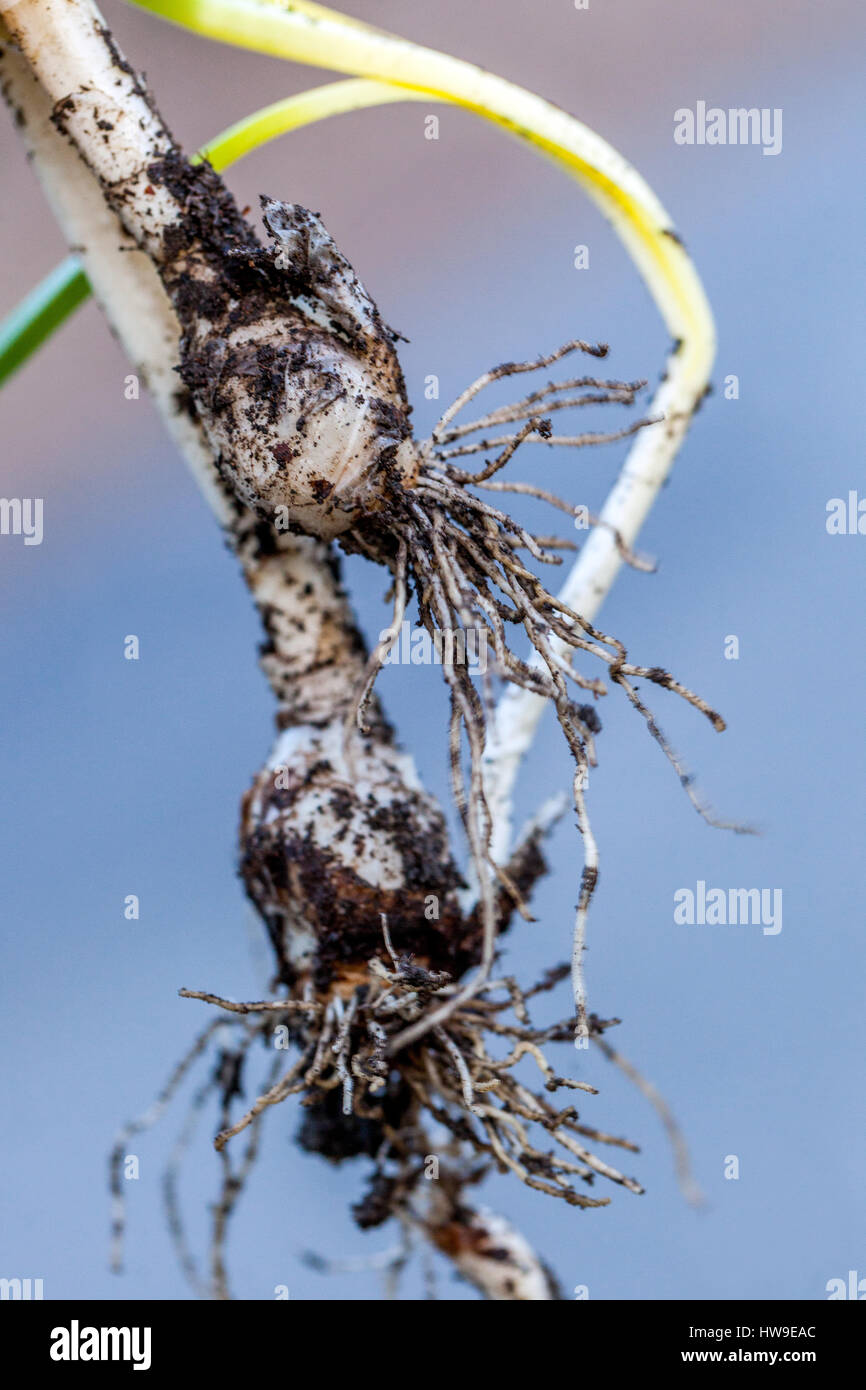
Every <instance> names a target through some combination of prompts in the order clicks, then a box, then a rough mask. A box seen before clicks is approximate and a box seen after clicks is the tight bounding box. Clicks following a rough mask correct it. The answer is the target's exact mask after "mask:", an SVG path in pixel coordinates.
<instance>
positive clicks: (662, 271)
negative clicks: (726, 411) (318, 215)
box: [133, 0, 715, 405]
mask: <svg viewBox="0 0 866 1390" xmlns="http://www.w3.org/2000/svg"><path fill="white" fill-rule="evenodd" d="M133 3H135V4H137V5H139V6H140V7H141V8H143V9H147V10H151V11H153V12H154V13H156V14H159V15H162V16H163V17H164V18H166V19H169V20H171V21H173V22H174V23H177V24H181V25H183V26H184V27H186V28H189V29H192V30H194V31H195V32H197V33H200V34H205V35H207V36H208V37H210V38H213V39H219V40H222V41H223V42H226V43H231V44H234V45H236V46H240V47H243V48H251V49H255V50H257V51H260V52H264V53H270V54H272V55H275V56H278V57H283V58H289V59H292V60H294V61H296V62H302V63H309V64H311V65H313V66H318V67H325V68H330V69H332V70H336V71H338V72H347V73H353V74H355V75H356V76H364V77H369V78H373V79H375V80H376V81H378V82H382V83H387V84H389V85H392V86H395V87H399V88H402V89H403V90H404V91H405V92H406V93H407V95H408V94H409V93H411V94H412V95H417V96H422V95H423V96H426V97H428V98H433V99H438V100H440V101H446V102H453V103H455V104H457V105H460V106H464V107H466V108H467V109H469V110H471V111H474V112H476V113H477V114H478V115H480V116H483V117H485V118H486V119H488V120H491V121H493V122H495V123H496V124H497V125H500V126H502V127H503V128H504V129H506V130H508V131H509V132H510V133H511V134H512V135H514V136H516V137H517V138H518V139H521V140H523V141H525V142H526V143H527V144H529V145H531V146H533V147H534V148H535V149H536V150H538V151H539V152H541V153H543V154H545V155H547V156H548V157H549V158H551V159H552V160H553V161H554V162H555V163H557V164H559V165H560V166H561V167H563V168H565V169H566V170H567V171H568V172H569V173H570V174H571V175H572V176H573V177H574V178H575V179H576V180H577V182H579V183H580V184H581V185H582V186H583V188H584V189H585V191H586V192H587V194H588V195H589V196H590V197H591V198H592V199H593V201H594V202H596V203H597V204H598V206H599V207H600V208H601V210H602V211H603V212H604V214H605V215H606V216H607V217H608V218H609V220H610V221H611V223H612V224H613V226H614V227H615V229H616V231H617V232H618V233H619V235H620V237H621V238H622V240H623V241H624V242H625V244H626V246H627V247H628V250H629V252H630V254H631V255H632V257H633V259H634V260H635V262H636V264H637V265H638V267H639V269H640V271H641V273H642V274H643V276H644V278H645V280H646V282H647V285H648V287H649V289H650V292H651V294H652V295H653V298H654V299H655V301H656V304H657V305H658V308H659V311H660V312H661V314H662V317H663V318H664V320H665V323H666V325H667V327H668V329H669V331H670V332H671V334H672V336H673V337H674V338H675V339H676V340H677V341H678V342H681V343H682V348H681V351H680V353H679V354H678V357H679V360H678V363H677V368H678V372H677V375H678V376H679V377H681V378H682V380H683V383H684V384H685V381H686V380H688V382H689V383H690V384H691V386H692V387H693V393H692V394H693V399H692V405H693V404H694V402H695V401H696V400H697V399H699V398H700V396H701V395H702V394H703V392H704V390H705V388H706V384H707V380H708V378H709V371H710V367H711V365H712V360H713V355H714V349H715V338H714V331H713V322H712V316H711V314H710V310H709V306H708V304H707V301H706V297H705V295H704V292H703V289H702V286H701V284H700V281H699V279H698V277H697V275H696V273H695V271H694V268H693V266H692V264H691V262H690V260H689V258H688V256H687V255H686V253H685V251H684V249H683V247H682V245H681V243H680V241H679V239H678V237H677V234H676V230H675V228H674V224H673V222H672V220H671V218H670V217H669V216H668V214H667V212H666V211H665V209H664V207H663V206H662V204H661V203H660V202H659V200H658V199H657V198H656V196H655V194H654V193H653V192H652V190H651V189H650V188H649V186H648V185H647V184H646V183H645V181H644V180H643V179H642V178H641V176H640V175H639V174H638V173H637V171H636V170H635V169H634V168H632V166H631V165H630V164H628V162H627V161H626V160H625V159H623V157H622V156H621V155H620V154H618V153H617V151H616V150H614V149H613V148H612V147H611V146H610V145H608V144H607V143H606V142H605V141H604V140H602V139H601V138H600V136H598V135H596V134H595V133H594V132H593V131H591V130H590V129H589V128H588V127H587V126H585V125H583V124H582V123H581V122H580V121H578V120H576V119H575V118H574V117H573V116H570V115H568V114H567V113H566V112H564V111H562V110H560V109H559V108H558V107H555V106H553V105H551V104H550V103H549V102H547V101H544V100H543V99H542V98H541V97H538V96H535V95H534V94H533V93H531V92H527V91H525V90H524V89H523V88H521V87H518V86H516V85H515V84H514V83H511V82H507V81H506V80H505V79H504V78H501V77H497V76H495V75H494V74H492V73H489V72H485V71H484V70H483V69H481V68H478V67H476V66H474V65H473V64H471V63H467V62H465V61H463V60H462V59H457V58H451V57H449V56H448V55H447V54H444V53H437V52H436V51H435V50H433V49H428V48H423V47H421V46H419V45H417V44H414V43H410V42H409V41H407V40H405V39H400V38H397V37H395V36H394V35H391V34H387V33H385V32H383V31H380V30H377V29H373V28H372V27H370V26H369V25H366V24H363V23H362V22H361V21H359V20H355V19H349V18H348V17H346V16H343V15H340V14H338V13H336V12H335V11H333V10H329V9H327V8H326V7H324V6H322V5H317V4H313V3H310V0H133Z"/></svg>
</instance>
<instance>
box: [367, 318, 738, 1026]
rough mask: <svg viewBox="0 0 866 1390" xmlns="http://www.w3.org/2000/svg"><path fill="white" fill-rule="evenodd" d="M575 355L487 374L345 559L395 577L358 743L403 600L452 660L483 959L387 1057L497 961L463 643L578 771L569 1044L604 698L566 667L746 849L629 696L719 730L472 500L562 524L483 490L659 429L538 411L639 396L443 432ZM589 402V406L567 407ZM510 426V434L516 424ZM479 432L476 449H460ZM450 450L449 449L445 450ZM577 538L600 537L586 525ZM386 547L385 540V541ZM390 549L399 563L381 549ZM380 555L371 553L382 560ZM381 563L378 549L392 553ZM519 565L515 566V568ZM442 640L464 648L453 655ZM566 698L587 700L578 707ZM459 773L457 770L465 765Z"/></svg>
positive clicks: (474, 986)
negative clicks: (663, 699) (572, 450)
mask: <svg viewBox="0 0 866 1390" xmlns="http://www.w3.org/2000/svg"><path fill="white" fill-rule="evenodd" d="M575 350H580V351H582V352H585V353H589V354H591V355H593V356H596V357H603V356H605V354H606V352H607V348H606V347H604V346H603V345H597V346H593V345H591V344H588V343H585V342H581V341H573V342H570V343H567V344H565V346H564V347H562V348H559V349H558V350H557V351H556V352H554V353H551V354H549V355H548V356H545V357H541V358H538V359H536V360H534V361H531V362H524V363H513V362H512V363H506V364H504V365H503V366H500V367H497V368H494V369H493V371H490V372H487V373H485V374H484V375H483V376H482V377H479V379H478V380H477V381H476V382H473V384H472V385H471V386H470V387H468V388H467V390H466V391H464V392H463V393H462V395H460V396H459V397H458V398H457V400H456V401H455V402H454V403H453V405H451V406H450V407H449V409H448V410H446V412H445V413H444V415H443V416H442V418H441V419H440V421H439V423H438V424H437V426H436V428H435V429H434V431H433V434H432V436H431V438H430V440H429V441H428V442H427V443H426V444H425V445H422V446H421V458H422V463H421V468H420V470H419V474H418V478H417V481H416V483H415V485H414V486H413V487H412V488H410V489H405V488H395V489H394V496H393V504H392V511H391V514H390V516H389V520H388V527H387V539H386V540H385V539H383V527H382V525H381V522H379V523H378V524H377V527H376V528H375V529H374V528H373V527H372V526H369V527H362V528H360V529H359V530H358V531H357V532H356V533H354V534H353V539H352V544H353V545H355V546H357V548H358V549H360V550H361V551H362V552H364V553H366V554H368V555H369V556H370V557H371V558H374V559H376V560H378V561H380V562H382V561H384V562H385V563H387V564H389V565H390V567H391V569H392V572H393V575H394V585H393V591H392V592H393V603H394V612H393V619H392V627H391V629H390V630H389V634H388V635H387V636H386V638H385V639H384V640H383V641H382V642H380V643H379V645H378V646H377V648H376V650H375V651H374V652H373V653H372V655H371V657H370V660H369V662H368V665H367V669H366V671H365V674H364V680H363V682H362V684H361V686H360V688H359V690H358V694H357V698H356V700H355V703H354V706H353V710H352V712H351V714H350V719H351V720H353V721H354V722H356V723H357V724H358V725H359V726H360V727H361V728H362V729H364V728H365V724H364V710H365V707H366V705H367V702H368V700H369V698H370V695H371V692H372V690H373V686H374V683H375V680H376V676H377V674H378V671H379V669H380V668H381V666H382V665H383V664H384V661H385V659H386V657H387V654H388V651H389V650H390V646H391V645H392V643H393V640H394V639H395V638H396V635H397V633H398V632H399V628H400V623H401V622H402V619H403V615H404V614H405V612H406V610H407V607H408V603H409V599H410V596H411V593H412V590H413V589H414V594H415V599H416V602H417V607H418V620H419V622H420V624H421V625H422V626H423V627H424V628H425V629H426V630H427V632H428V633H429V634H430V636H431V639H433V641H434V642H438V643H439V644H440V645H441V644H442V643H443V641H444V639H446V638H450V639H451V648H450V650H451V652H452V654H453V653H454V652H455V651H456V656H454V659H450V660H443V663H442V669H443V674H444V677H445V680H446V682H447V684H448V687H449V692H450V697H451V721H450V736H449V746H450V759H451V783H452V791H453V795H454V801H455V804H456V806H457V809H458V812H459V814H460V818H461V820H462V823H463V826H464V829H465V832H466V835H467V839H468V842H469V852H470V858H471V867H472V873H473V876H474V879H475V882H476V884H477V887H478V896H479V905H480V913H481V919H482V922H483V924H484V938H483V950H482V958H481V963H480V966H479V969H478V971H477V973H476V975H475V976H474V977H473V978H472V979H471V980H470V981H469V982H468V983H467V984H466V985H464V987H463V988H462V989H461V990H460V992H459V993H457V994H454V995H453V996H452V997H451V998H450V999H449V1000H447V1001H446V1002H445V1003H443V1004H437V1006H436V1007H435V1008H433V1009H432V1010H431V1011H430V1013H429V1014H428V1015H427V1016H425V1017H424V1018H422V1019H419V1020H417V1021H415V1022H414V1023H413V1024H412V1025H411V1026H410V1027H408V1028H407V1029H406V1030H405V1031H404V1033H403V1034H402V1035H400V1036H399V1037H398V1038H397V1039H395V1040H394V1042H393V1043H392V1051H393V1050H396V1049H398V1048H400V1047H406V1046H409V1045H411V1044H412V1043H415V1042H417V1041H418V1040H419V1038H421V1037H422V1036H423V1035H424V1033H425V1032H427V1031H429V1030H431V1029H436V1028H441V1027H442V1026H443V1025H444V1024H445V1023H446V1022H448V1021H449V1020H450V1019H452V1017H453V1015H454V1014H455V1013H456V1011H457V1010H459V1009H460V1008H462V1007H464V1006H468V1004H469V1002H470V1001H471V999H472V998H473V997H474V996H475V995H476V994H477V993H478V991H479V990H481V989H482V988H484V986H485V984H486V982H487V981H488V979H489V977H490V971H491V968H492V964H493V960H494V957H495V950H496V923H495V913H494V910H493V895H492V881H493V879H495V878H499V879H500V881H502V870H501V868H500V867H499V866H498V865H496V864H494V863H492V861H491V855H490V839H491V822H490V815H489V811H488V807H487V803H486V800H485V791H484V752H485V740H486V730H487V724H488V716H489V689H488V687H487V686H486V685H485V686H482V687H481V689H480V690H479V688H478V683H477V682H475V681H474V680H473V672H472V670H471V668H470V665H469V663H468V662H467V660H466V659H465V653H466V651H467V650H468V649H469V641H470V639H474V640H473V642H472V649H473V650H474V652H475V653H478V652H479V651H481V652H484V653H486V652H487V650H488V648H489V649H490V650H491V652H492V654H493V666H494V670H495V673H496V674H497V675H498V676H500V677H501V678H502V679H504V680H505V681H506V682H509V683H510V684H512V685H514V686H517V687H520V688H521V689H523V690H526V691H529V692H531V693H533V694H535V695H538V696H541V697H542V698H544V699H546V700H548V701H549V702H550V703H551V705H552V706H553V708H554V710H555V713H556V717H557V720H558V721H559V725H560V728H561V730H562V733H563V736H564V738H565V741H566V745H567V747H568V749H569V751H570V753H571V756H572V759H573V762H574V765H575V777H574V809H575V812H576V815H577V821H578V827H579V829H580V833H581V835H582V838H583V845H584V869H583V874H582V878H581V886H580V894H579V900H578V905H577V912H576V919H575V928H574V948H573V966H572V979H573V993H574V1002H575V1015H576V1020H575V1030H576V1041H577V1043H578V1044H579V1045H582V1044H583V1040H584V1039H585V1038H586V1037H587V1036H588V1011H587V999H586V989H585V984H584V979H583V971H582V956H583V950H584V945H585V936H586V923H587V915H588V911H589V907H590V902H591V899H592V895H593V892H594V889H595V885H596V883H597V880H598V849H597V845H596V842H595V839H594V837H593V834H592V830H591V826H590V821H589V816H588V812H587V807H586V799H585V796H584V788H585V786H586V781H587V774H588V770H589V768H590V767H594V766H595V765H596V757H595V746H594V741H593V736H594V735H595V734H597V733H598V732H599V730H600V728H601V725H600V721H599V718H598V714H597V711H596V707H595V703H594V701H595V700H596V699H597V698H598V697H600V696H602V695H604V694H606V693H607V686H606V684H605V682H604V681H603V680H600V679H599V678H598V677H595V676H591V675H587V674H586V673H584V672H582V671H580V670H579V669H578V668H577V667H576V665H575V659H576V658H578V657H584V656H587V657H592V658H593V659H594V660H596V661H599V662H601V663H602V665H603V667H606V669H607V676H608V679H609V681H610V683H612V684H615V685H618V686H619V687H621V688H622V689H623V691H624V692H625V694H626V697H627V698H628V700H629V701H630V703H631V704H632V705H633V707H634V708H635V709H636V710H637V711H638V713H639V714H640V715H641V716H642V717H643V719H644V720H645V722H646V724H647V727H648V729H649V731H650V733H651V735H652V736H653V738H654V739H655V740H656V742H657V743H658V744H659V746H660V747H661V749H662V751H663V752H664V754H665V756H666V757H667V758H668V760H669V762H670V763H671V765H672V766H673V768H674V771H675V772H676V774H677V776H678V778H679V780H680V782H681V784H682V785H683V787H684V789H685V791H686V793H687V795H688V796H689V798H690V800H691V802H692V804H693V806H694V807H695V809H696V810H697V811H698V813H699V814H700V815H701V816H702V817H703V818H704V819H705V820H706V821H707V822H708V823H709V824H711V825H716V826H724V827H726V828H729V829H734V830H736V831H738V832H743V833H750V832H749V830H748V827H745V826H741V825H738V824H736V823H732V822H726V821H721V820H719V818H718V817H716V816H715V815H714V814H713V813H712V812H711V811H710V810H708V809H707V808H706V807H704V805H703V804H702V803H701V802H700V800H699V799H698V797H697V796H696V794H695V792H694V790H693V788H692V784H691V783H692V779H691V777H690V776H689V774H688V773H687V772H686V771H685V769H684V768H683V765H682V763H681V761H680V759H679V758H678V756H677V755H676V753H675V752H674V750H673V748H672V747H671V745H670V744H669V742H668V740H667V739H666V738H665V736H664V734H663V733H662V732H661V730H660V728H659V726H658V724H657V722H656V719H655V716H654V715H653V713H652V712H651V710H650V709H649V708H648V707H647V706H646V705H645V704H644V702H643V700H642V699H641V697H640V696H639V694H638V693H637V690H636V688H635V686H634V684H633V681H634V680H637V679H643V680H648V681H650V682H652V683H654V684H656V685H659V686H661V687H663V688H664V689H666V690H669V691H671V692H672V693H674V694H676V695H678V696H679V697H680V698H681V699H683V700H685V701H686V703H687V704H690V705H692V706H693V707H694V708H695V709H697V710H698V711H699V712H700V713H701V714H703V715H704V716H705V718H706V719H708V720H709V722H710V723H711V724H712V726H713V728H714V729H716V730H717V731H721V730H723V729H724V727H725V723H724V720H723V719H722V717H721V715H719V714H718V713H716V711H715V710H713V709H712V708H711V707H710V706H709V705H708V704H707V702H706V701H705V700H704V699H703V698H702V697H701V696H699V695H697V694H695V692H693V691H692V690H690V689H688V688H687V687H686V686H684V685H683V684H682V683H681V682H680V681H677V680H675V679H674V677H673V676H671V675H670V674H669V673H668V672H666V671H664V670H663V669H662V668H660V667H650V666H638V665H634V664H633V663H631V662H629V660H628V654H627V652H626V649H625V647H624V646H623V645H622V643H621V642H619V641H618V640H617V639H616V638H614V637H611V636H609V635H608V634H606V633H604V632H602V631H600V630H599V629H598V628H596V627H595V626H594V625H593V624H592V623H590V622H588V621H587V620H586V619H584V618H583V617H582V616H581V615H580V614H579V613H577V612H575V611H574V610H573V609H571V608H570V607H569V606H568V605H567V604H565V603H563V602H562V600H561V599H559V598H557V597H555V596H554V595H553V594H552V593H551V592H550V591H549V589H548V588H547V587H546V586H545V584H544V583H543V582H542V580H541V579H540V578H539V577H538V575H537V574H536V573H534V572H533V570H532V569H530V568H529V563H530V559H531V560H534V561H535V562H536V563H537V565H538V566H553V567H557V566H560V565H561V564H562V556H561V553H559V552H560V551H561V549H562V548H563V547H562V543H556V544H550V543H548V542H546V541H545V539H543V538H542V537H540V536H538V535H536V534H534V533H533V532H531V531H529V530H528V529H527V528H526V527H524V526H522V525H520V524H519V523H518V522H516V521H515V520H513V518H512V517H510V516H509V515H508V514H507V513H506V512H504V511H502V510H501V509H500V508H499V507H497V506H495V505H494V504H493V503H491V502H488V501H485V500H483V499H482V498H481V497H479V496H478V495H477V490H478V489H483V490H487V491H496V492H500V493H508V492H511V493H516V494H522V495H525V496H530V497H534V498H535V499H537V500H539V501H541V502H544V503H546V504H548V505H551V506H553V507H554V508H556V509H557V510H559V511H563V512H565V513H567V514H569V515H571V516H575V515H576V511H575V508H573V507H572V506H570V504H569V503H567V502H565V501H564V500H563V499H561V498H559V497H557V496H555V495H554V494H553V493H550V492H548V491H546V490H545V489H543V488H540V487H537V486H536V485H534V484H531V483H525V482H512V481H501V480H498V481H493V479H494V478H495V475H497V474H499V473H500V472H501V471H502V470H503V469H504V468H506V467H507V465H508V464H509V463H510V462H511V460H512V458H513V457H514V455H515V453H516V452H517V450H518V449H519V448H520V447H521V445H523V444H524V443H527V442H530V441H545V442H547V443H552V444H553V443H562V444H569V445H573V446H575V447H577V446H582V445H584V444H591V443H592V444H597V443H603V442H607V441H610V440H614V439H620V438H622V437H624V435H626V434H631V433H633V432H634V431H636V430H639V429H642V428H644V427H645V426H646V425H648V424H652V423H656V422H654V421H652V420H647V419H642V420H638V421H637V422H636V423H635V424H632V425H630V426H629V427H628V428H627V429H624V430H617V431H615V432H613V433H611V434H606V435H601V434H584V435H567V436H566V435H561V436H554V435H553V433H552V430H551V425H550V420H549V419H545V418H543V412H544V411H548V412H549V411H553V410H560V409H565V408H567V407H571V406H582V405H588V404H598V403H616V404H626V405H630V404H633V402H634V400H635V398H636V394H637V392H638V391H639V390H640V388H641V387H642V385H643V384H644V383H642V382H624V381H613V380H601V379H599V378H595V377H573V378H571V379H569V380H567V381H564V382H561V383H558V384H556V383H553V382H549V383H548V384H547V385H545V386H543V387H541V388H540V389H538V390H535V391H533V392H531V393H529V394H528V395H526V396H524V397H522V398H521V399H520V400H518V401H516V402H514V403H513V404H511V405H507V406H502V407H500V408H499V409H497V410H493V411H491V412H489V413H488V414H486V415H483V416H481V417H480V418H478V419H476V420H473V421H471V422H469V423H466V424H457V423H455V420H456V417H457V416H458V415H459V414H460V412H461V411H462V410H463V409H464V408H465V407H466V406H467V405H468V404H469V402H470V401H472V400H474V398H475V397H476V396H477V395H478V393H479V392H480V391H482V390H483V389H484V388H485V387H486V386H488V385H490V384H492V383H493V382H495V381H499V380H501V379H503V378H505V377H511V376H514V375H518V374H521V373H524V372H532V371H536V370H538V369H540V368H544V367H547V366H549V365H551V364H552V363H554V362H557V361H559V360H560V359H561V358H563V357H565V356H566V355H567V354H569V353H571V352H573V351H575ZM578 388H590V389H589V391H588V393H587V394H584V395H577V396H575V395H572V394H569V393H571V392H573V391H575V390H577V389H578ZM521 422H522V423H521ZM504 425H506V426H507V425H516V426H517V428H516V429H515V430H514V432H513V433H511V434H506V435H497V436H496V437H493V438H488V437H486V432H487V431H490V430H496V429H498V428H499V427H500V426H504ZM476 432H483V433H485V437H484V438H482V439H480V440H479V441H477V442H472V441H471V439H470V436H471V435H473V434H475V433H476ZM449 445H450V446H452V447H446V446H449ZM492 449H500V450H501V452H499V453H498V454H497V455H496V456H495V457H494V458H492V459H490V460H489V461H488V462H487V463H486V464H485V465H484V466H483V467H482V468H480V469H479V470H478V471H476V472H469V471H467V470H466V469H464V468H461V467H458V466H456V465H455V464H454V463H452V462H450V460H453V459H454V458H456V457H458V456H463V455H467V454H471V453H481V452H484V451H485V450H492ZM589 524H595V525H600V524H602V523H601V522H600V521H599V519H598V518H590V519H589ZM395 538H396V539H395ZM615 539H616V543H617V546H618V548H619V550H620V554H621V555H622V556H623V558H624V559H625V560H627V561H628V563H630V564H632V565H633V566H635V567H636V568H638V569H642V570H649V569H652V568H653V565H652V563H651V562H649V561H647V560H646V559H644V558H643V557H640V556H637V555H634V554H633V553H632V552H631V551H630V550H629V548H628V547H627V546H626V545H625V542H624V540H623V538H622V537H621V536H616V534H615ZM394 546H396V549H393V547H394ZM383 547H384V548H383ZM389 547H391V548H390V549H389ZM521 551H525V552H528V556H529V557H530V559H528V560H527V561H526V562H524V560H523V559H522V558H521V555H520V552H521ZM510 628H519V629H522V630H523V633H524V634H525V636H526V637H527V638H528V639H529V644H530V648H531V651H532V654H533V659H532V660H531V661H527V660H524V659H522V658H521V657H519V656H517V655H515V652H514V645H515V643H514V641H513V638H512V637H511V634H510V632H509V629H510ZM455 634H456V635H458V636H459V637H460V638H461V641H459V642H457V643H456V646H455V643H454V637H455ZM576 692H581V693H586V694H589V695H591V696H592V697H593V703H585V702H581V701H580V699H579V697H578V696H577V694H576ZM466 755H468V758H467V759H466V760H467V762H468V769H466V770H465V769H464V758H465V757H466Z"/></svg>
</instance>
